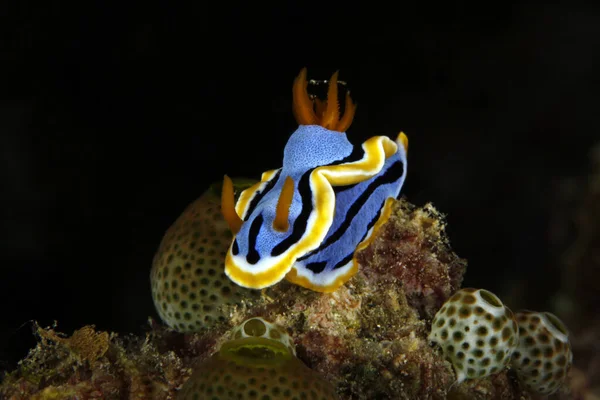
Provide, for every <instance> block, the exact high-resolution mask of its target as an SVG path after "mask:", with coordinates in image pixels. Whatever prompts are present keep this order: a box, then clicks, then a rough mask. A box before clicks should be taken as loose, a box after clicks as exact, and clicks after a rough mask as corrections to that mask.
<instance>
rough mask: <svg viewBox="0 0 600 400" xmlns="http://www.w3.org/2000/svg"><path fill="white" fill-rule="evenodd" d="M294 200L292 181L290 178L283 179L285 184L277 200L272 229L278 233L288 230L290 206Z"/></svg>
mask: <svg viewBox="0 0 600 400" xmlns="http://www.w3.org/2000/svg"><path fill="white" fill-rule="evenodd" d="M293 198H294V180H293V179H292V178H291V177H289V176H288V177H287V178H285V183H284V184H283V187H282V188H281V194H280V195H279V200H277V208H276V211H275V213H276V214H275V220H274V221H273V228H274V229H275V230H277V231H279V232H287V230H288V229H289V228H290V224H289V222H288V217H289V215H290V206H291V205H292V199H293Z"/></svg>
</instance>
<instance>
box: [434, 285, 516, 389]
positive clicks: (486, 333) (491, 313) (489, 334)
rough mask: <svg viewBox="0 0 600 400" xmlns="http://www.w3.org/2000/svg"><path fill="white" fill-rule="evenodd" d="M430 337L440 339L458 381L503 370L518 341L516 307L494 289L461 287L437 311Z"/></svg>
mask: <svg viewBox="0 0 600 400" xmlns="http://www.w3.org/2000/svg"><path fill="white" fill-rule="evenodd" d="M429 340H430V341H432V342H435V343H437V344H438V345H439V346H440V347H441V348H442V352H443V353H444V356H445V357H446V359H448V360H449V361H450V362H451V363H452V366H453V367H454V371H455V372H456V377H457V382H458V383H460V382H462V381H464V380H465V379H472V378H481V377H485V376H488V375H491V374H494V373H496V372H499V371H501V370H502V369H504V367H505V366H506V365H507V364H508V362H509V361H510V356H511V354H512V352H513V351H514V349H515V347H516V345H517V343H518V329H517V323H516V321H515V319H514V316H513V313H512V311H510V309H509V308H508V307H506V306H504V305H503V304H502V302H501V301H500V299H498V297H496V295H494V294H493V293H491V292H489V291H487V290H483V289H471V288H466V289H461V290H459V291H458V292H456V293H455V294H454V295H453V296H452V297H451V298H450V299H449V300H448V301H447V302H446V303H445V304H444V305H443V306H442V308H441V309H440V310H439V311H438V312H437V314H436V315H435V317H434V319H433V321H432V324H431V332H430V334H429Z"/></svg>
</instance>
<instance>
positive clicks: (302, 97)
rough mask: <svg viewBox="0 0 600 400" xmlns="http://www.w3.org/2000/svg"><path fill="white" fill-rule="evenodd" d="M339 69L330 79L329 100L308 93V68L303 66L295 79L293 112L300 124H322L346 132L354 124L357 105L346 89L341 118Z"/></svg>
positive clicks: (324, 126)
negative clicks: (312, 97)
mask: <svg viewBox="0 0 600 400" xmlns="http://www.w3.org/2000/svg"><path fill="white" fill-rule="evenodd" d="M337 77H338V71H336V72H335V73H334V74H333V76H332V77H331V79H330V80H329V87H328V90H327V100H324V101H322V100H319V99H317V98H315V99H314V100H313V99H311V98H310V96H309V95H308V91H307V87H308V81H307V80H306V68H302V71H300V74H299V75H298V76H297V77H296V79H295V80H294V86H293V88H292V93H293V107H292V109H293V112H294V116H295V117H296V121H297V122H298V124H299V125H321V126H322V127H323V128H326V129H329V130H332V131H337V132H346V130H348V128H349V127H350V124H352V119H353V118H354V113H355V111H356V105H355V104H354V103H353V102H352V99H351V98H350V92H349V91H346V101H345V108H344V115H343V116H342V118H341V119H340V106H339V103H338V85H337Z"/></svg>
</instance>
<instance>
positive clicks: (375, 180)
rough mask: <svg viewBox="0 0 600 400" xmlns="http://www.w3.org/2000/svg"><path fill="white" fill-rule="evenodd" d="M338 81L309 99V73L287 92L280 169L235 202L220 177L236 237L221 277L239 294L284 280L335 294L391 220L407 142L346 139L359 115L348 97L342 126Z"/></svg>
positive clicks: (383, 138)
mask: <svg viewBox="0 0 600 400" xmlns="http://www.w3.org/2000/svg"><path fill="white" fill-rule="evenodd" d="M337 76H338V73H337V72H336V73H334V74H333V76H332V78H331V79H330V81H329V85H328V91H327V98H326V100H323V101H322V100H319V99H316V98H311V97H310V96H309V94H308V91H307V87H308V81H307V79H306V69H302V71H301V72H300V74H299V75H298V77H297V78H296V80H295V81H294V85H293V90H292V93H293V112H294V115H295V117H296V121H297V122H298V124H299V127H298V129H296V131H295V132H294V133H292V135H291V137H290V138H289V140H288V142H287V144H286V146H285V149H284V154H283V166H282V167H281V168H279V169H275V170H271V171H267V172H264V173H263V174H262V178H261V181H260V182H259V183H257V184H256V185H254V186H252V187H250V188H248V189H246V190H245V191H243V192H242V193H241V194H240V197H239V198H238V200H237V202H234V200H233V189H232V186H231V182H230V180H229V179H228V177H227V176H225V179H224V184H223V192H222V199H221V209H222V212H223V215H224V217H225V219H226V221H227V222H228V224H229V227H230V228H231V230H232V231H233V233H234V238H233V241H232V242H231V245H230V247H229V250H228V252H227V255H226V258H225V274H226V275H227V276H228V277H229V278H230V279H231V280H232V281H233V282H235V283H237V284H238V285H240V286H244V287H247V288H254V289H262V288H265V287H268V286H271V285H273V284H275V283H277V282H279V281H280V280H282V279H283V278H284V277H285V278H286V279H288V280H289V281H291V282H293V283H295V284H298V285H300V286H303V287H306V288H309V289H312V290H315V291H319V292H333V291H335V290H336V289H337V288H339V287H340V286H341V285H343V284H344V283H345V282H346V281H348V279H350V278H351V277H352V276H353V275H354V274H355V273H356V272H357V271H358V266H357V261H356V260H355V258H354V253H355V251H356V250H360V249H362V248H364V247H366V246H367V245H368V244H369V240H370V239H371V238H372V237H373V233H374V232H375V231H377V229H378V228H379V227H380V226H381V225H383V223H384V222H385V221H386V220H387V218H388V217H389V215H390V213H391V205H392V200H393V199H394V198H396V197H397V196H398V195H399V193H400V189H401V187H402V184H403V183H404V179H405V177H406V166H407V160H406V153H407V148H408V139H407V137H406V135H405V134H404V133H402V132H400V134H399V135H398V137H397V139H396V140H395V141H394V140H392V139H390V138H388V137H387V136H374V137H372V138H370V139H368V140H366V141H365V142H364V143H363V144H362V146H353V145H352V144H351V143H350V141H349V140H348V138H347V137H346V130H347V129H348V128H349V127H350V124H351V123H352V119H353V118H354V112H355V110H356V106H355V105H354V103H353V102H352V100H351V98H350V93H349V92H348V91H346V98H345V107H344V113H343V115H342V116H341V117H340V109H339V103H338V82H337Z"/></svg>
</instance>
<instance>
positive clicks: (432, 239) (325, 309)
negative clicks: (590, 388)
mask: <svg viewBox="0 0 600 400" xmlns="http://www.w3.org/2000/svg"><path fill="white" fill-rule="evenodd" d="M385 249H388V250H387V251H386V250H385ZM357 259H358V260H359V262H360V270H359V272H358V273H357V275H356V276H355V277H353V278H352V279H351V280H350V281H348V283H347V284H346V285H344V286H343V287H341V288H340V289H339V290H338V291H336V292H333V293H330V294H329V293H318V292H313V291H310V290H307V289H304V288H302V287H300V286H297V285H294V284H291V283H288V282H281V283H280V284H278V285H275V286H273V287H270V288H268V289H267V290H264V291H260V292H259V293H260V297H259V298H258V299H257V300H256V301H255V302H253V303H252V305H251V306H248V307H232V308H231V309H230V317H229V319H228V320H227V321H225V322H223V323H221V324H217V325H216V326H215V327H214V328H213V329H211V330H208V331H204V332H199V333H193V334H186V333H178V332H174V331H172V330H169V329H166V328H164V327H162V326H161V325H160V324H157V323H155V322H152V323H151V325H150V330H149V332H148V333H147V334H146V335H145V337H133V336H132V337H119V336H117V335H115V334H110V335H108V334H106V333H101V334H98V333H94V336H93V337H97V338H99V339H101V343H103V345H102V346H95V348H96V349H100V350H102V351H100V350H95V351H92V352H91V354H95V355H97V357H96V356H94V359H95V361H94V362H93V363H92V362H90V361H89V359H82V358H81V356H80V354H83V353H82V352H81V350H76V349H75V348H73V347H70V346H68V343H67V342H65V341H64V340H62V338H60V336H58V335H57V334H56V333H54V331H52V330H44V329H39V328H38V329H37V332H38V335H39V336H40V342H39V344H38V346H37V347H36V348H35V349H33V350H32V351H31V353H30V355H29V356H28V357H27V358H26V359H25V360H23V361H22V362H21V364H20V366H19V368H17V369H16V370H15V371H14V372H12V373H11V374H9V375H8V376H7V377H6V378H5V380H4V382H3V384H2V386H0V397H2V398H7V399H11V400H21V399H23V400H24V399H36V400H37V399H43V400H46V399H74V398H78V399H100V398H102V399H122V398H132V399H133V398H144V399H158V400H161V399H169V398H170V399H173V398H174V397H175V396H176V394H177V393H178V392H179V390H180V389H181V387H182V385H183V384H184V383H185V382H186V381H187V379H188V378H189V376H190V375H191V374H192V372H193V369H194V367H195V366H197V365H200V364H201V363H202V362H204V361H205V360H208V359H209V358H210V357H211V356H212V355H213V354H214V353H215V352H216V351H217V350H218V349H219V347H220V346H221V344H222V343H224V342H226V341H227V340H228V339H229V334H230V330H231V329H232V328H233V327H234V326H236V325H239V324H241V323H242V322H243V321H245V320H246V319H248V318H251V317H254V316H260V317H262V318H264V319H265V320H267V321H270V322H272V323H275V324H277V325H278V326H282V327H285V328H286V329H287V330H288V332H289V333H290V337H291V339H292V341H293V343H294V345H295V348H296V353H297V357H298V359H299V360H301V361H302V362H303V363H304V364H305V365H306V366H307V367H308V368H310V369H311V370H312V371H314V372H315V373H317V374H319V375H320V376H321V377H322V378H323V379H324V380H327V381H329V382H331V384H333V385H334V387H335V389H336V392H337V395H338V396H339V398H340V399H445V398H452V399H522V398H524V399H527V398H528V394H527V393H525V392H523V390H522V389H521V388H520V386H518V385H516V384H515V381H514V380H511V379H509V376H508V375H507V373H506V372H500V373H497V374H495V375H493V376H490V377H487V378H483V379H473V380H467V381H465V382H463V383H462V384H460V385H456V384H455V382H456V375H455V373H454V371H453V369H452V365H451V364H450V363H449V362H447V361H445V360H444V359H443V357H442V355H441V353H440V352H439V351H438V350H437V349H436V348H435V346H431V345H430V343H429V340H428V338H427V336H428V334H429V324H430V321H431V318H432V317H433V315H431V316H428V313H429V312H432V310H435V309H436V308H435V307H436V304H437V308H439V307H440V306H441V305H442V304H443V303H444V302H445V301H446V300H447V299H448V298H449V297H450V296H451V295H452V294H453V293H454V292H455V291H456V290H457V289H458V288H459V286H460V283H461V279H462V274H463V273H464V270H465V266H466V263H465V261H464V260H462V259H460V258H458V257H457V256H456V255H455V254H454V253H453V252H452V251H451V250H450V247H449V246H448V241H447V239H446V236H445V233H444V221H443V219H442V216H441V215H440V214H439V213H438V212H437V211H436V210H435V208H434V207H433V206H431V205H426V206H425V207H422V208H418V207H415V206H412V205H410V204H409V203H408V202H406V201H405V200H399V201H395V202H394V204H393V208H392V213H391V216H390V218H389V220H388V221H387V223H386V224H385V225H384V226H383V227H382V229H380V231H379V232H378V234H377V235H376V237H375V238H374V240H373V242H372V243H371V245H370V246H369V247H368V248H366V249H364V250H362V251H361V252H360V253H359V254H358V255H357ZM377 262H379V263H381V264H379V265H380V267H379V268H378V269H377V271H373V270H372V269H371V268H374V267H375V265H377V264H376V263H377ZM384 268H387V270H384ZM382 271H387V272H386V273H383V274H382V275H378V274H377V273H378V272H382ZM400 276H401V277H402V279H401V278H400ZM86 329H88V330H89V328H86ZM49 334H51V336H50V337H49V336H48V335H49ZM105 338H107V339H108V341H106V340H104V339H105ZM104 349H106V351H104ZM84 353H85V352H84Z"/></svg>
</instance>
